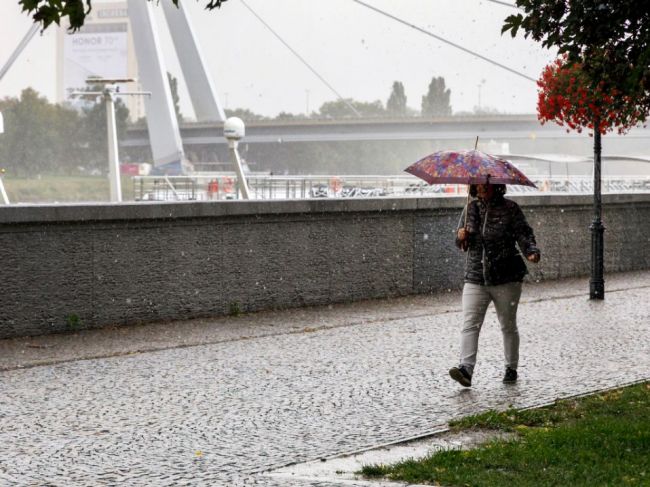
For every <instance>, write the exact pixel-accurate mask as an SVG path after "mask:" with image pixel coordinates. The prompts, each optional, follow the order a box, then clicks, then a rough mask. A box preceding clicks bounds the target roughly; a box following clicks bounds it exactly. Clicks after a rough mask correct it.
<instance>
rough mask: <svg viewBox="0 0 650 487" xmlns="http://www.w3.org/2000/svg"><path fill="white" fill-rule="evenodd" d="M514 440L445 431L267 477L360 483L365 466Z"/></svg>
mask: <svg viewBox="0 0 650 487" xmlns="http://www.w3.org/2000/svg"><path fill="white" fill-rule="evenodd" d="M513 436H514V435H513V434H512V433H504V432H499V431H489V430H468V431H460V432H452V431H445V432H442V433H438V434H435V435H433V436H429V437H426V438H422V439H418V440H413V441H409V442H405V443H397V444H394V445H389V446H385V447H379V448H374V449H371V450H367V451H364V452H360V453H356V454H351V455H343V456H340V457H335V458H329V459H327V460H325V461H322V460H315V461H311V462H306V463H299V464H296V465H290V466H287V467H283V468H280V469H277V470H273V471H271V472H266V473H265V475H269V476H273V477H291V478H294V479H304V480H307V479H309V480H315V481H316V480H318V481H326V480H329V481H334V480H340V481H342V482H344V481H346V480H347V481H350V480H357V481H358V480H363V478H361V477H359V476H357V475H356V474H355V473H354V472H357V471H359V470H361V468H362V467H363V466H364V465H372V464H391V463H396V462H399V461H402V460H406V459H408V458H422V457H425V456H428V455H430V454H432V453H435V452H437V451H442V450H459V449H469V448H473V447H476V446H477V445H480V444H482V443H486V442H488V441H491V440H494V439H507V438H512V437H513ZM384 485H386V484H384ZM391 485H392V484H391ZM395 485H397V484H395Z"/></svg>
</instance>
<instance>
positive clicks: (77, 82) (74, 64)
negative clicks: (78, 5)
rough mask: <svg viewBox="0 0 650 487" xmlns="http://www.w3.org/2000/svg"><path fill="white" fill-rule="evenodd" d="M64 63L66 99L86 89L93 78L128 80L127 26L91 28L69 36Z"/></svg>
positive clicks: (67, 37) (107, 25)
mask: <svg viewBox="0 0 650 487" xmlns="http://www.w3.org/2000/svg"><path fill="white" fill-rule="evenodd" d="M92 27H94V28H92ZM63 63H64V66H63V68H64V69H63V89H64V93H65V97H66V98H68V94H69V93H70V91H74V90H80V89H85V88H87V86H88V85H87V84H86V79H88V77H90V76H95V77H100V78H127V77H128V35H127V24H126V23H117V24H96V25H89V26H87V28H85V29H84V30H83V31H81V32H78V33H74V34H68V35H66V36H65V38H64V41H63Z"/></svg>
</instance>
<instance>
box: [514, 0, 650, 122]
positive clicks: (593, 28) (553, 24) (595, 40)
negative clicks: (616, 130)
mask: <svg viewBox="0 0 650 487" xmlns="http://www.w3.org/2000/svg"><path fill="white" fill-rule="evenodd" d="M516 4H517V7H519V9H521V10H523V13H518V14H513V15H510V16H509V17H507V18H506V19H505V23H504V26H503V29H502V31H503V32H508V31H510V33H511V34H512V36H513V37H514V36H516V35H517V33H518V32H519V30H520V29H521V30H522V31H523V32H524V36H525V37H531V38H532V39H534V40H536V41H538V42H541V43H542V45H543V46H544V47H547V48H557V49H558V51H559V53H560V54H566V55H567V59H568V62H569V63H571V64H579V65H580V66H581V71H582V72H583V74H584V76H586V78H585V79H586V81H587V82H588V83H589V84H590V85H591V87H592V89H596V88H598V89H601V90H603V91H605V92H608V93H609V92H611V91H612V90H616V91H617V92H618V93H619V94H620V96H618V97H617V98H616V99H614V100H612V102H613V103H614V104H616V105H619V106H620V109H622V110H625V109H626V105H627V102H626V99H625V97H632V98H634V99H635V100H636V103H637V105H638V107H639V109H640V110H639V111H640V114H641V117H640V119H639V120H640V121H641V120H645V117H646V115H647V113H648V112H649V111H650V29H648V25H650V3H648V2H639V1H638V0H582V1H579V2H578V1H571V2H567V1H565V0H516ZM612 108H613V109H616V108H617V107H616V106H613V107H612Z"/></svg>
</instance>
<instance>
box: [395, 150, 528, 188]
mask: <svg viewBox="0 0 650 487" xmlns="http://www.w3.org/2000/svg"><path fill="white" fill-rule="evenodd" d="M404 171H406V172H407V173H410V174H413V175H414V176H417V177H419V178H422V179H424V180H425V181H426V182H427V183H429V184H488V183H489V184H518V185H520V186H532V187H533V188H536V187H537V186H535V184H534V183H533V182H532V181H531V180H530V179H528V178H527V177H526V176H525V175H524V173H522V172H521V171H520V170H519V169H517V168H516V167H515V166H513V165H512V164H511V163H510V162H508V161H506V160H505V159H500V158H498V157H494V156H491V155H490V154H486V153H484V152H480V151H477V150H466V151H440V152H434V153H433V154H430V155H428V156H426V157H425V158H423V159H420V160H419V161H417V162H416V163H414V164H412V165H410V166H409V167H407V168H406V169H404Z"/></svg>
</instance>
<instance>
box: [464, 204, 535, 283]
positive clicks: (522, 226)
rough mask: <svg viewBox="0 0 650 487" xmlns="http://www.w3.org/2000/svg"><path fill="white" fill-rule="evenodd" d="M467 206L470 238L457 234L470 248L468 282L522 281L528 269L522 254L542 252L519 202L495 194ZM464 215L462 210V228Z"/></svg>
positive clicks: (467, 262) (467, 265)
mask: <svg viewBox="0 0 650 487" xmlns="http://www.w3.org/2000/svg"><path fill="white" fill-rule="evenodd" d="M468 208H469V211H468V214H467V231H468V234H469V239H468V241H467V242H465V244H463V242H461V241H459V240H458V238H456V246H458V247H459V248H461V249H463V250H465V251H466V252H467V257H466V263H465V282H469V283H473V284H481V285H488V286H496V285H499V284H506V283H508V282H517V281H522V280H523V278H524V276H525V275H526V274H527V273H528V269H527V268H526V263H525V261H524V259H523V257H522V255H521V254H523V255H524V256H529V255H531V254H539V253H540V252H539V249H538V248H537V244H536V242H535V235H534V234H533V229H532V228H531V227H530V226H529V225H528V223H527V222H526V217H525V216H524V214H523V212H522V211H521V208H519V205H518V204H517V203H515V202H514V201H512V200H509V199H506V198H504V197H503V195H501V194H495V195H494V197H493V198H492V199H491V200H490V201H488V202H484V201H482V200H474V201H472V202H470V204H469V207H468ZM464 219H465V218H464V212H463V215H461V219H460V222H459V225H458V228H459V229H460V228H463V226H464V223H465V222H464ZM456 233H458V232H456ZM517 246H518V247H519V250H517ZM519 251H521V253H520V252H519Z"/></svg>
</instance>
